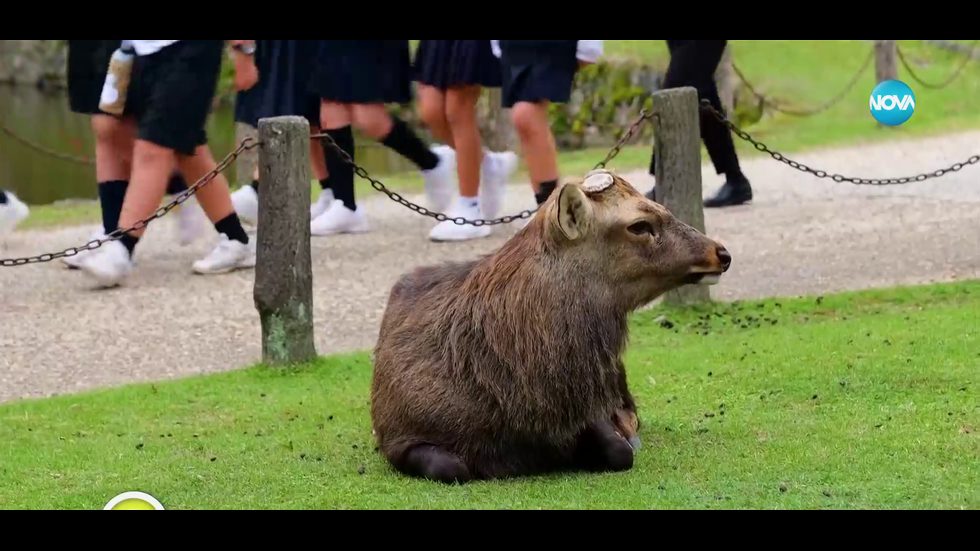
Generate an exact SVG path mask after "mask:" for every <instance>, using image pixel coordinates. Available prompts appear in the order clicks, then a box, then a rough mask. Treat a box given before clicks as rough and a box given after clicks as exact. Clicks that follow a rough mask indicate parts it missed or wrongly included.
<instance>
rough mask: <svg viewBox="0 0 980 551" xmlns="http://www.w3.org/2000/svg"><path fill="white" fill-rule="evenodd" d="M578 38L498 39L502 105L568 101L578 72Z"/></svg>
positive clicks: (508, 106) (511, 105)
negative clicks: (501, 76) (501, 71)
mask: <svg viewBox="0 0 980 551" xmlns="http://www.w3.org/2000/svg"><path fill="white" fill-rule="evenodd" d="M577 45H578V41H577V40H538V41H534V40H501V41H500V50H501V56H500V61H501V64H502V66H503V86H502V87H501V88H502V90H501V104H502V105H503V106H504V107H507V108H510V107H513V106H514V105H515V104H516V103H518V102H522V101H523V102H528V103H541V102H543V101H550V102H552V103H567V102H568V100H569V99H571V96H572V85H573V84H574V83H575V73H576V72H577V71H578V60H577V59H576V57H575V55H576V47H577Z"/></svg>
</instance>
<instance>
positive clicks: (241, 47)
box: [231, 43, 255, 55]
mask: <svg viewBox="0 0 980 551" xmlns="http://www.w3.org/2000/svg"><path fill="white" fill-rule="evenodd" d="M231 49H232V50H235V51H236V52H241V53H243V54H245V55H252V54H254V53H255V44H247V43H246V44H235V45H234V46H232V47H231Z"/></svg>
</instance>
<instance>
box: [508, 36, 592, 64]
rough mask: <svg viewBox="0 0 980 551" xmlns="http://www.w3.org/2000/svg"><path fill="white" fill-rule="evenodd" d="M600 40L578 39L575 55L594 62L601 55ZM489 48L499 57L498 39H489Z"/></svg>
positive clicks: (588, 61)
mask: <svg viewBox="0 0 980 551" xmlns="http://www.w3.org/2000/svg"><path fill="white" fill-rule="evenodd" d="M602 42H603V41H602V40H579V41H578V46H577V48H576V52H575V57H576V58H577V59H579V60H581V61H585V62H587V63H595V62H596V61H597V60H598V59H599V56H601V55H602ZM490 49H492V50H493V55H495V56H497V57H498V58H499V57H500V41H499V40H491V41H490Z"/></svg>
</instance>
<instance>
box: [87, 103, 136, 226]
mask: <svg viewBox="0 0 980 551" xmlns="http://www.w3.org/2000/svg"><path fill="white" fill-rule="evenodd" d="M91 123H92V132H93V133H94V134H95V178H96V181H98V188H99V203H100V206H101V207H102V227H103V230H104V232H105V233H108V232H111V231H112V230H113V229H115V227H116V225H117V224H118V223H119V214H120V212H121V211H122V206H123V200H124V199H125V198H126V190H127V188H128V186H129V176H130V173H131V172H132V161H133V144H134V143H135V141H136V122H135V121H134V120H132V119H130V118H126V119H119V118H116V117H113V116H112V115H104V114H95V115H92V117H91Z"/></svg>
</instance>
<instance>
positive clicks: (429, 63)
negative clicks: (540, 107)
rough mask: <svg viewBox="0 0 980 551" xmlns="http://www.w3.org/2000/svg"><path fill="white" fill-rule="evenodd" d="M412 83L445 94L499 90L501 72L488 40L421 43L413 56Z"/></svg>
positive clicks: (429, 41) (501, 81)
mask: <svg viewBox="0 0 980 551" xmlns="http://www.w3.org/2000/svg"><path fill="white" fill-rule="evenodd" d="M414 75H415V80H416V82H419V83H421V84H426V85H429V86H432V87H435V88H437V89H439V90H449V89H450V88H455V87H460V86H482V87H484V88H500V86H501V84H503V71H502V70H501V65H500V60H499V59H497V56H495V55H493V48H492V47H491V45H490V41H489V40H421V41H419V48H418V50H417V51H416V52H415V66H414Z"/></svg>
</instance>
